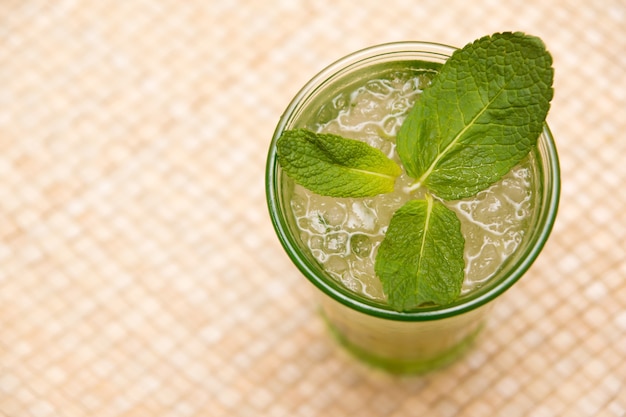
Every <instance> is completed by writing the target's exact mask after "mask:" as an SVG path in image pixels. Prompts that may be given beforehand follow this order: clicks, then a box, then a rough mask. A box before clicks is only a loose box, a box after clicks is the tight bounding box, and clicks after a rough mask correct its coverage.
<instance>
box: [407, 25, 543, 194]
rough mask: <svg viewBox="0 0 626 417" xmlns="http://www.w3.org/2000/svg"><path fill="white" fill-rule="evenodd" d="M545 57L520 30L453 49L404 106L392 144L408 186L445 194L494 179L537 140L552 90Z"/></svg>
mask: <svg viewBox="0 0 626 417" xmlns="http://www.w3.org/2000/svg"><path fill="white" fill-rule="evenodd" d="M553 76H554V71H553V69H552V58H551V56H550V54H549V53H548V52H547V51H546V49H545V46H544V44H543V42H542V41H541V40H540V39H539V38H536V37H533V36H528V35H525V34H523V33H519V32H516V33H510V32H508V33H500V34H495V35H492V36H486V37H483V38H481V39H478V40H477V41H475V42H473V43H471V44H469V45H467V46H466V47H464V48H463V49H460V50H457V51H455V52H454V53H453V54H452V56H451V57H450V59H448V61H447V62H446V63H445V64H444V65H443V66H442V67H441V70H440V73H439V74H438V75H437V77H435V79H434V81H433V83H432V84H431V86H430V87H428V88H427V89H425V90H424V92H423V94H422V96H421V98H420V99H419V100H418V101H417V102H416V104H415V106H414V107H413V108H412V109H411V111H410V112H409V115H408V116H407V118H406V119H405V121H404V123H403V125H402V126H401V128H400V131H399V132H398V137H397V150H398V154H399V156H400V159H401V160H402V163H403V164H404V167H405V169H406V170H407V173H408V174H409V175H410V176H412V177H414V178H416V179H417V182H416V183H415V185H414V186H413V187H412V188H413V189H416V188H419V187H420V186H426V187H427V188H428V189H429V190H430V191H432V192H433V193H434V194H436V195H437V196H439V197H441V198H443V199H446V200H455V199H459V198H465V197H469V196H472V195H474V194H476V193H477V192H479V191H481V190H483V189H485V188H487V187H488V186H489V185H491V184H492V183H494V182H496V181H498V180H499V179H500V178H501V177H502V176H503V175H504V174H506V173H507V172H508V171H510V170H511V168H513V167H514V166H515V165H516V164H517V163H519V162H520V161H521V159H522V158H524V156H526V155H527V154H528V152H529V151H530V149H531V148H532V147H533V146H534V145H535V144H536V142H537V138H538V137H539V135H540V133H541V131H542V129H543V124H544V121H545V119H546V116H547V113H548V110H549V108H550V100H551V99H552V96H553V90H552V80H553Z"/></svg>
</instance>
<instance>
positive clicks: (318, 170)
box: [276, 129, 402, 197]
mask: <svg viewBox="0 0 626 417" xmlns="http://www.w3.org/2000/svg"><path fill="white" fill-rule="evenodd" d="M276 147H277V154H278V161H279V163H280V166H281V168H282V169H283V170H284V171H285V173H287V175H288V176H289V177H291V178H292V179H293V180H294V181H295V182H297V183H298V184H300V185H302V186H303V187H305V188H307V189H309V190H310V191H313V192H314V193H317V194H320V195H326V196H331V197H371V196H374V195H378V194H383V193H389V192H392V191H393V187H394V184H395V181H396V178H397V177H398V176H399V175H400V174H401V172H402V170H401V169H400V167H399V166H398V164H396V163H395V162H394V161H392V160H391V159H389V158H388V157H387V156H386V155H385V154H384V153H382V152H381V151H380V150H378V149H376V148H373V147H371V146H370V145H368V144H367V143H365V142H361V141H358V140H354V139H347V138H344V137H341V136H337V135H333V134H329V133H325V134H324V133H314V132H311V131H309V130H305V129H295V130H287V131H285V132H283V134H282V135H281V137H280V138H279V139H278V141H277V144H276Z"/></svg>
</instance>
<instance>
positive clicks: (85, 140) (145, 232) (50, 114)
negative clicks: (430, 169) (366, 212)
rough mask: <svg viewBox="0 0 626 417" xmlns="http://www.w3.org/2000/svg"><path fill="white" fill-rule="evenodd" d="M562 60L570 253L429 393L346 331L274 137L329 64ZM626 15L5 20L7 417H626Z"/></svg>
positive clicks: (549, 10) (164, 5) (406, 5)
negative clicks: (323, 293)
mask: <svg viewBox="0 0 626 417" xmlns="http://www.w3.org/2000/svg"><path fill="white" fill-rule="evenodd" d="M505 30H522V31H526V32H528V33H532V34H535V35H538V36H540V37H542V38H543V39H544V41H545V42H546V44H547V45H548V48H549V49H550V51H551V52H552V54H553V57H554V66H555V68H556V79H555V89H556V95H555V98H554V100H553V102H552V108H551V111H550V114H549V116H548V123H549V124H550V126H551V128H552V131H553V134H554V136H555V139H556V142H557V146H558V149H559V152H560V157H561V164H562V196H561V197H562V198H561V206H560V212H559V216H558V220H557V222H556V225H555V227H554V230H553V234H552V236H551V238H550V240H549V241H548V244H547V245H546V246H545V248H544V251H543V252H542V254H541V256H540V257H539V259H538V260H537V261H536V263H535V264H534V265H533V267H532V268H531V270H530V271H529V272H528V274H527V275H526V276H525V277H524V278H523V279H522V280H521V281H520V282H519V283H518V284H517V285H516V286H515V287H513V288H512V289H511V290H509V291H508V292H507V293H506V294H505V295H504V296H503V297H502V298H501V300H500V302H499V303H497V305H496V307H495V309H494V310H493V314H492V316H491V320H490V321H489V322H488V325H487V327H486V329H485V332H484V333H482V335H481V337H480V338H479V340H478V342H477V344H476V346H475V348H474V349H473V350H472V351H471V352H470V353H469V354H468V355H466V356H465V357H463V359H462V360H460V361H458V362H456V363H455V364H453V365H451V366H449V367H447V368H445V369H442V370H439V371H436V372H433V373H430V374H427V375H424V376H419V377H394V376H390V375H387V374H385V373H383V372H380V371H377V370H373V369H370V368H368V367H367V366H365V365H363V364H361V363H359V362H357V361H355V360H354V359H353V358H352V357H350V356H349V355H348V354H346V353H345V352H344V351H343V350H341V349H339V348H338V347H337V346H336V345H335V343H334V341H333V340H332V338H331V337H330V336H329V335H328V333H327V331H326V329H325V328H324V325H323V324H322V322H321V320H320V318H319V317H318V315H317V313H316V307H315V304H314V302H313V300H312V299H311V291H312V288H311V286H310V284H309V283H308V282H307V281H306V280H305V279H304V278H302V276H301V275H300V274H299V273H298V271H297V270H296V268H295V267H294V266H293V265H292V264H291V262H290V261H289V259H288V257H287V256H286V254H285V253H284V251H283V249H282V248H281V246H280V244H279V243H278V240H277V238H276V237H275V234H274V232H273V229H272V227H271V224H270V221H269V216H268V214H267V209H266V206H265V196H264V168H265V167H264V163H265V156H266V152H267V149H268V145H269V142H270V138H271V136H272V133H273V130H274V127H275V125H276V123H277V121H278V118H279V117H280V115H281V113H282V111H283V110H284V109H285V107H286V106H287V104H288V102H289V101H290V100H291V98H292V97H293V96H294V95H295V93H296V92H297V90H298V89H299V88H300V87H301V86H302V85H303V84H304V83H305V82H306V81H307V80H308V79H310V78H311V77H312V76H313V75H314V74H315V73H316V72H317V71H319V70H320V69H322V68H323V67H324V66H325V65H327V64H329V63H330V62H332V61H334V60H335V59H337V58H339V57H341V56H344V55H346V54H347V53H349V52H352V51H354V50H357V49H360V48H363V47H366V46H370V45H373V44H378V43H383V42H389V41H397V40H424V41H436V42H441V43H446V44H451V45H457V46H461V45H464V44H465V43H467V42H469V41H472V40H474V39H476V38H478V37H480V36H483V35H486V34H490V33H493V32H497V31H505ZM624 132H626V4H625V3H624V2H623V1H621V0H613V1H610V0H607V1H603V0H599V1H593V2H588V1H580V2H573V1H572V2H566V1H562V2H559V1H546V0H523V1H521V0H520V1H503V0H484V1H479V0H475V1H466V0H459V1H441V0H437V1H408V0H407V1H400V0H386V1H381V2H378V1H376V2H375V1H365V0H362V1H358V2H356V1H355V2H348V1H341V0H332V1H331V0H325V1H315V2H313V1H311V2H305V1H303V0H301V1H292V0H285V1H272V2H269V1H266V2H263V1H231V0H224V1H213V0H203V1H201V0H198V1H174V0H172V1H161V0H151V1H148V0H145V1H142V0H128V1H89V0H85V1H78V0H76V1H73V0H70V1H67V0H63V1H44V0H2V1H1V2H0V349H1V350H0V366H1V371H0V414H1V415H4V416H7V417H45V416H55V417H56V416H63V417H82V416H89V417H111V416H124V417H135V416H159V417H163V416H167V417H169V416H172V417H183V416H210V417H213V416H217V417H221V416H229V417H232V416H255V417H256V416H267V417H281V416H304V417H306V416H330V417H341V416H356V415H358V416H397V417H404V416H409V417H410V416H423V415H428V416H436V417H437V416H441V417H449V416H505V417H516V416H534V417H551V416H568V417H576V416H615V417H619V416H622V417H623V416H625V415H626V210H625V207H626V191H625V188H624V184H626V163H625V161H626V137H625V136H624V135H625V134H624Z"/></svg>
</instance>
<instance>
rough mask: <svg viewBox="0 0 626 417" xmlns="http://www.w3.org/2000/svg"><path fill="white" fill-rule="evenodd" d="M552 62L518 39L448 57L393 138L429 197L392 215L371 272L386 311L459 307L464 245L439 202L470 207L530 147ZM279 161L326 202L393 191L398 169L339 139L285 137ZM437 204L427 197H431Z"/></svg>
mask: <svg viewBox="0 0 626 417" xmlns="http://www.w3.org/2000/svg"><path fill="white" fill-rule="evenodd" d="M551 65H552V58H551V56H550V54H549V53H548V52H547V51H546V49H545V46H544V44H543V42H542V41H541V40H540V39H539V38H537V37H533V36H529V35H525V34H523V33H519V32H516V33H510V32H507V33H498V34H494V35H492V36H486V37H483V38H481V39H478V40H477V41H475V42H473V43H470V44H468V45H467V46H465V47H464V48H463V49H460V50H457V51H455V52H454V53H453V54H452V56H451V57H450V58H449V59H448V60H447V61H446V63H445V64H444V65H443V66H442V67H441V69H440V71H439V73H438V75H437V76H436V77H435V78H434V80H433V82H432V85H431V86H430V87H428V88H426V89H425V90H424V92H423V93H422V95H421V97H420V99H419V100H418V101H417V102H416V104H415V105H414V107H413V108H412V109H411V111H410V112H409V114H408V116H407V118H406V119H405V121H404V123H403V125H402V126H401V128H400V131H399V132H398V137H397V147H396V149H397V152H398V156H399V157H400V160H401V161H402V163H403V165H404V168H405V170H406V172H407V174H408V175H409V176H411V177H413V178H415V182H414V184H413V185H412V186H410V187H407V189H406V190H405V191H406V192H408V193H411V192H413V191H415V190H416V189H418V188H422V187H425V188H426V189H427V193H426V194H425V195H426V197H425V199H424V200H410V201H408V202H407V203H406V204H405V205H404V206H402V207H401V208H400V209H398V210H397V211H396V213H394V215H393V217H392V219H391V222H390V224H389V227H388V229H387V232H386V235H385V238H384V240H383V242H382V243H381V245H380V247H379V248H378V253H377V255H376V263H375V272H376V274H377V275H378V277H379V278H380V279H381V282H382V284H383V290H384V292H385V294H386V295H387V299H388V303H389V305H390V307H392V308H394V309H396V310H410V309H413V308H416V307H418V306H420V305H422V304H425V303H434V304H438V305H445V304H449V303H451V302H453V301H454V300H455V299H456V298H458V296H459V294H460V292H461V287H462V284H463V280H464V264H465V261H464V257H463V252H464V239H463V235H462V233H461V228H460V222H459V220H458V218H457V217H456V214H455V213H454V212H453V211H451V210H450V209H448V208H447V207H446V206H445V205H444V204H443V202H442V201H445V200H456V199H460V198H466V197H471V196H473V195H475V194H477V193H478V192H479V191H482V190H484V189H485V188H487V187H489V186H490V185H491V184H493V183H495V182H496V181H498V180H499V179H501V178H502V176H504V175H505V174H506V173H507V172H509V171H510V170H511V169H512V168H513V167H514V166H515V165H517V164H518V163H519V162H520V161H521V160H522V159H523V158H524V157H525V156H526V155H527V154H528V153H529V151H530V150H531V149H532V148H533V147H534V146H535V145H536V142H537V139H538V137H539V135H540V134H541V131H542V129H543V124H544V122H545V119H546V116H547V113H548V110H549V108H550V100H551V99H552V96H553V90H552V81H553V77H554V71H553V69H552V66H551ZM277 154H278V160H279V163H280V165H281V167H282V169H283V170H284V171H285V172H286V173H287V175H289V176H290V177H291V178H292V179H293V180H294V181H296V182H297V183H299V184H300V185H302V186H304V187H305V188H308V189H309V190H311V191H313V192H315V193H318V194H321V195H327V196H332V197H353V198H354V197H368V196H374V195H377V194H381V193H388V192H391V191H393V188H394V183H395V179H396V178H397V177H398V176H399V175H400V173H401V169H400V167H399V166H398V165H397V164H396V163H395V162H393V161H392V160H391V159H389V158H387V157H386V156H385V155H384V154H383V153H382V152H380V151H379V150H377V149H375V148H372V147H370V146H369V145H367V144H365V143H363V142H360V141H356V140H352V139H346V138H342V137H340V136H337V135H331V134H320V133H314V132H310V131H307V130H303V129H297V130H288V131H285V132H283V134H282V136H281V137H280V138H279V140H278V142H277ZM431 193H432V195H434V196H436V197H433V196H432V195H431Z"/></svg>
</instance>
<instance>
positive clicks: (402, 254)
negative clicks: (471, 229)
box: [375, 194, 465, 311]
mask: <svg viewBox="0 0 626 417" xmlns="http://www.w3.org/2000/svg"><path fill="white" fill-rule="evenodd" d="M464 245H465V240H464V238H463V235H462V234H461V223H460V221H459V219H458V218H457V217H456V214H455V213H454V212H453V211H452V210H450V209H449V208H447V207H446V206H445V205H444V204H443V203H441V202H439V201H435V200H433V198H432V197H431V196H430V194H426V200H411V201H409V202H407V203H406V204H405V205H404V206H402V207H401V208H400V209H398V211H396V213H395V214H394V215H393V217H392V218H391V223H390V224H389V228H388V229H387V233H386V235H385V238H384V240H383V241H382V243H381V245H380V247H379V248H378V254H377V255H376V263H375V271H376V274H377V275H378V277H379V278H380V280H381V282H382V284H383V291H384V292H385V294H386V295H387V301H388V303H389V305H390V306H391V307H392V308H394V309H396V310H400V311H403V310H410V309H412V308H415V307H418V306H420V305H421V304H424V303H435V304H438V305H445V304H448V303H450V302H452V301H454V300H455V299H456V298H457V297H458V296H459V295H460V293H461V286H462V285H463V279H464V267H465V261H464V258H463V248H464Z"/></svg>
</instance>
